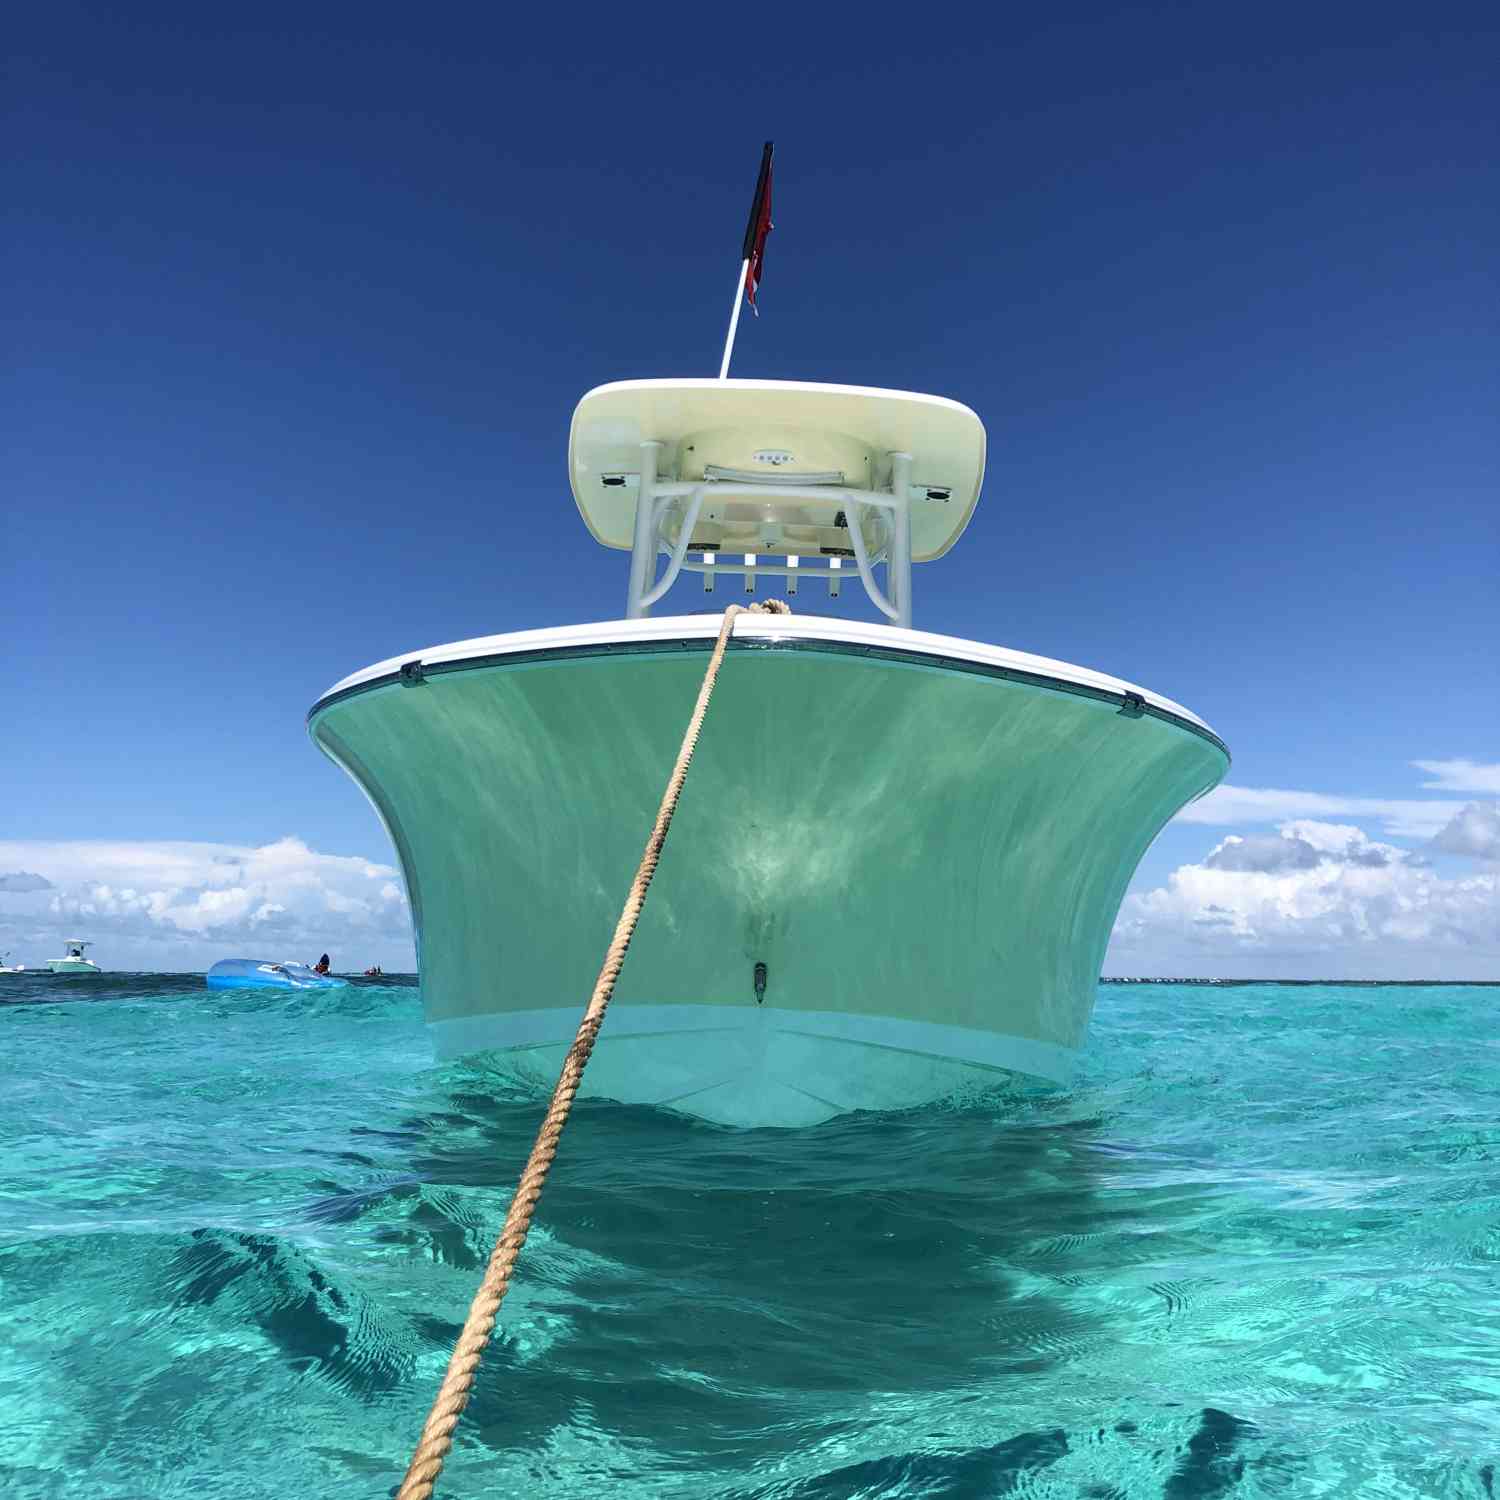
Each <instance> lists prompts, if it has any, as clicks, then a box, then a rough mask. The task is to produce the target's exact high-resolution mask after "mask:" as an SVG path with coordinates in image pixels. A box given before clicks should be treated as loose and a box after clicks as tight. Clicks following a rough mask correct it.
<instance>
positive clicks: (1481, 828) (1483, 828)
mask: <svg viewBox="0 0 1500 1500" xmlns="http://www.w3.org/2000/svg"><path fill="white" fill-rule="evenodd" d="M1432 847H1433V848H1434V849H1441V850H1442V851H1443V852H1444V853H1445V854H1469V855H1473V856H1474V857H1475V858H1476V859H1493V860H1500V802H1471V803H1469V805H1468V806H1467V807H1466V808H1464V809H1463V811H1462V812H1460V813H1459V814H1458V815H1457V816H1456V817H1455V818H1454V819H1453V821H1452V822H1451V823H1449V824H1448V825H1447V827H1445V828H1442V829H1440V830H1439V831H1438V834H1437V836H1436V837H1435V838H1434V839H1433V841H1432Z"/></svg>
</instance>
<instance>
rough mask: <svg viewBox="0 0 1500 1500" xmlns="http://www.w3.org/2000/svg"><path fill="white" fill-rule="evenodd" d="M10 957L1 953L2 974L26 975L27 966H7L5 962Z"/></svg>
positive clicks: (0, 971) (0, 972)
mask: <svg viewBox="0 0 1500 1500" xmlns="http://www.w3.org/2000/svg"><path fill="white" fill-rule="evenodd" d="M9 957H10V954H8V953H0V974H24V973H25V972H26V965H25V964H7V963H6V962H5V960H6V959H7V958H9Z"/></svg>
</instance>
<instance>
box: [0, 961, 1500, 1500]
mask: <svg viewBox="0 0 1500 1500" xmlns="http://www.w3.org/2000/svg"><path fill="white" fill-rule="evenodd" d="M4 983H5V984H6V989H5V990H4V992H3V995H4V998H5V999H7V1000H8V1002H9V1003H6V1004H3V1005H0V1055H3V1057H4V1060H5V1073H4V1076H3V1082H0V1473H3V1474H4V1475H5V1478H6V1480H7V1483H6V1485H5V1487H4V1490H3V1493H4V1494H5V1495H6V1497H7V1500H17V1497H28V1500H29V1497H33V1496H36V1497H52V1496H68V1497H70V1500H73V1497H77V1500H99V1497H120V1500H125V1497H129V1500H137V1497H152V1500H155V1497H177V1496H192V1497H194V1500H209V1497H217V1496H225V1497H229V1496H233V1497H237V1500H245V1497H258V1496H272V1495H276V1496H280V1497H286V1496H293V1495H294V1496H297V1497H299V1500H308V1497H321V1496H330V1497H331V1496H341V1497H345V1496H384V1495H388V1494H389V1493H390V1492H391V1489H392V1487H393V1486H394V1484H395V1483H396V1482H397V1480H398V1479H399V1478H400V1475H401V1472H402V1469H403V1467H404V1464H405V1460H406V1457H407V1455H408V1452H409V1449H410V1445H411V1442H412V1440H413V1438H414V1436H415V1434H416V1432H417V1430H418V1427H419V1426H420V1422H421V1418H422V1416H423V1415H424V1413H425V1411H426V1408H427V1405H428V1402H429V1400H430V1398H431V1395H432V1392H433V1390H434V1389H435V1387H436V1385H437V1382H438V1379H439V1377H440V1374H441V1372H442V1369H443V1366H444V1363H445V1361H446V1358H447V1354H448V1348H449V1344H450V1341H451V1339H452V1337H453V1335H454V1333H455V1332H456V1329H457V1325H458V1322H459V1320H460V1319H461V1318H462V1316H463V1313H464V1310H465V1308H466V1307H467V1304H468V1299H469V1296H470V1294H471V1292H472V1290H473V1287H474V1284H475V1282H476V1280H477V1278H478V1275H479V1271H480V1267H481V1264H482V1261H483V1259H484V1257H485V1256H486V1255H487V1253H488V1249H489V1245H490V1242H491V1239H492V1236H493V1234H494V1232H495V1229H496V1228H497V1226H498V1225H499V1222H500V1219H501V1217H502V1215H503V1211H504V1207H505V1204H506V1201H507V1197H508V1193H509V1188H510V1185H511V1183H512V1181H513V1179H514V1176H515V1173H516V1172H517V1170H518V1168H519V1165H520V1163H521V1161H522V1159H523V1158H524V1155H525V1152H526V1149H527V1147H528V1145H529V1143H530V1138H531V1135H532V1133H533V1131H534V1129H535V1125H536V1122H537V1117H538V1107H537V1104H536V1102H535V1101H534V1100H531V1099H527V1098H523V1097H518V1096H517V1095H516V1094H515V1093H514V1092H513V1091H511V1090H510V1089H509V1087H508V1086H507V1085H506V1084H505V1083H504V1081H503V1079H501V1078H500V1077H499V1076H498V1075H494V1074H491V1073H489V1072H487V1071H486V1070H485V1068H484V1067H483V1066H480V1065H475V1064H466V1065H457V1066H447V1067H443V1068H435V1067H433V1066H432V1064H431V1061H430V1054H429V1053H428V1051H427V1045H426V1041H425V1039H424V1035H423V1031H422V1025H421V1013H420V1006H419V1003H418V997H417V992H416V990H415V988H413V987H410V986H409V985H393V984H391V983H389V982H385V983H384V984H382V985H380V986H378V987H377V986H375V985H374V984H367V985H361V984H358V983H357V984H356V985H355V986H353V987H351V988H350V989H347V990H341V991H332V992H311V993H301V994H290V995H285V996H283V995H279V994H276V993H275V992H267V991H261V992H257V993H249V992H245V993H209V992H207V991H205V990H204V989H203V988H202V981H201V979H190V978H184V977H180V976H160V975H157V976H152V975H138V976H128V977H108V978H103V979H98V980H90V979H81V980H80V979H70V980H60V979H59V980H54V979H50V978H40V977H38V978H31V977H27V976H23V977H21V978H19V979H16V980H6V981H4ZM60 994H66V995H68V996H76V997H77V998H76V999H70V1000H69V1001H68V1002H67V1003H57V1000H56V997H57V996H58V995H60ZM85 996H88V997H90V998H87V999H85V998H84V997H85ZM1497 1020H1500V989H1493V988H1489V989H1487V988H1465V987H1437V986H1434V987H1424V988H1407V987H1402V988H1354V987H1329V986H1314V987H1301V988H1291V987H1278V986H1272V985H1256V986H1245V987H1207V986H1188V985H1175V984H1151V985H1107V986H1104V987H1102V989H1101V994H1100V1002H1099V1008H1098V1012H1097V1014H1096V1018H1095V1024H1094V1029H1093V1033H1092V1037H1091V1041H1090V1046H1089V1050H1088V1054H1087V1057H1086V1060H1085V1064H1084V1067H1083V1069H1082V1072H1081V1074H1080V1077H1079V1079H1078V1081H1077V1084H1076V1085H1075V1086H1074V1087H1072V1088H1070V1089H1068V1090H1066V1091H1062V1092H1053V1093H1046V1092H1040V1091H1038V1092H1027V1091H1019V1090H1018V1091H1013V1092H1010V1093H1000V1094H996V1095H995V1096H993V1097H990V1098H986V1099H980V1100H968V1101H966V1102H964V1103H961V1104H960V1103H954V1104H950V1105H948V1106H945V1107H938V1108H928V1109H923V1110H919V1111H915V1112H911V1113H905V1114H893V1115H869V1116H859V1117H848V1118H844V1119H840V1120H836V1121H833V1122H831V1123H829V1124H826V1125H822V1126H818V1127H816V1128H814V1129H810V1130H805V1131H795V1132H779V1131H733V1130H726V1129H722V1128H719V1127H715V1126H709V1125H705V1124H702V1123H700V1122H695V1121H692V1120H689V1119H685V1118H681V1117H678V1116H674V1115H672V1114H668V1113H664V1112H658V1111H653V1110H648V1109H635V1108H625V1107H621V1106H615V1105H608V1104H601V1103H585V1104H583V1105H580V1106H579V1108H578V1110H577V1111H576V1113H575V1116H574V1119H573V1122H572V1124H571V1126H570V1127H569V1131H568V1135H567V1137H566V1139H565V1142H564V1146H563V1151H562V1154H561V1156H560V1157H559V1160H558V1164H557V1167H556V1169H555V1171H554V1174H553V1178H552V1181H551V1184H550V1185H549V1187H548V1191H547V1194H546V1196H545V1198H544V1199H543V1202H542V1207H541V1211H540V1215H539V1218H538V1227H537V1228H536V1230H534V1232H533V1235H532V1239H531V1243H530V1244H529V1246H528V1248H527V1250H526V1253H525V1255H524V1256H523V1258H522V1261H521V1267H520V1277H519V1281H518V1283H517V1285H516V1287H515V1289H514V1290H513V1291H512V1293H511V1297H510V1300H509V1301H508V1302H507V1304H506V1308H505V1312H504V1316H503V1320H502V1330H501V1336H500V1337H499V1339H498V1341H497V1343H496V1344H495V1345H494V1346H493V1347H492V1351H491V1354H490V1355H489V1357H488V1358H487V1359H486V1362H485V1365H484V1367H483V1370H482V1373H481V1377H480V1382H479V1387H478V1392H477V1395H476V1398H475V1400H474V1402H473V1403H472V1404H471V1406H470V1408H469V1411H468V1413H467V1414H466V1416H465V1418H464V1423H463V1426H462V1428H461V1430H460V1431H461V1437H460V1442H459V1446H458V1448H457V1449H456V1450H455V1453H454V1455H453V1457H452V1459H450V1461H449V1467H448V1470H447V1473H446V1475H445V1478H444V1482H443V1484H442V1486H441V1488H440V1494H441V1495H443V1496H447V1497H452V1500H458V1497H479V1496H492V1495H493V1496H503V1495H513V1494H536V1495H545V1496H548V1497H571V1496H580V1497H582V1496H587V1497H590V1500H597V1497H598V1496H600V1495H603V1494H609V1495H611V1496H614V1495H619V1496H631V1497H634V1496H658V1495H660V1496H714V1497H723V1500H863V1497H876V1496H903V1497H905V1496H911V1497H917V1496H920V1497H924V1500H926V1497H945V1500H960V1497H964V1500H967V1497H981V1496H990V1495H1015V1496H1021V1497H1054V1496H1055V1497H1069V1500H1074V1497H1095V1500H1106V1497H1108V1500H1125V1497H1136V1496H1150V1497H1161V1500H1186V1497H1192V1496H1225V1497H1229V1496H1235V1497H1239V1496H1246V1497H1250V1496H1272V1495H1276V1496H1304V1495H1305V1496H1344V1495H1348V1496H1374V1497H1405V1496H1424V1497H1425V1496H1473V1497H1486V1500H1493V1497H1494V1496H1495V1495H1496V1493H1497V1490H1500V1042H1497V1031H1500V1028H1497V1025H1496V1022H1497Z"/></svg>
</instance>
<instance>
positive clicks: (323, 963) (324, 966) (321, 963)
mask: <svg viewBox="0 0 1500 1500" xmlns="http://www.w3.org/2000/svg"><path fill="white" fill-rule="evenodd" d="M327 972H328V955H327V954H326V953H325V954H324V955H323V956H322V958H320V959H319V960H318V961H317V963H315V964H314V965H313V973H314V974H326V973H327Z"/></svg>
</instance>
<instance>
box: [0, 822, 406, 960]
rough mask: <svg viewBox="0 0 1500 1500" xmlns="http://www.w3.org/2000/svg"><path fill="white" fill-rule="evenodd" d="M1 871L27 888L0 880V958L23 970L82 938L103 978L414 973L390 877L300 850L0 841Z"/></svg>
mask: <svg viewBox="0 0 1500 1500" xmlns="http://www.w3.org/2000/svg"><path fill="white" fill-rule="evenodd" d="M5 869H9V870H13V871H15V872H17V874H24V875H27V876H28V877H29V881H28V882H22V883H21V884H19V885H18V884H16V883H15V882H14V881H11V882H9V883H7V882H5V881H0V948H9V949H11V950H13V951H15V952H16V953H18V954H19V955H20V956H21V957H22V958H23V959H24V961H25V962H27V963H28V964H29V963H41V962H44V961H45V960H46V959H47V958H50V957H56V956H57V952H59V951H61V950H60V949H58V948H57V944H58V943H59V942H61V940H62V938H63V937H86V938H89V939H91V940H92V941H94V942H95V943H96V944H97V945H98V946H97V948H96V956H97V957H98V958H99V960H100V962H101V963H102V964H103V965H104V966H105V967H106V968H120V969H126V968H156V969H184V968H199V967H203V966H205V965H207V964H209V963H212V962H213V961H214V960H215V959H217V958H226V957H269V958H305V957H307V956H308V955H309V954H311V955H312V956H313V957H316V956H317V954H318V953H321V952H324V951H327V952H329V953H331V954H333V955H334V962H335V964H336V965H342V966H344V967H350V968H352V967H364V966H365V965H366V964H368V963H380V964H381V965H382V967H385V968H398V967H411V965H412V950H411V937H410V921H409V918H408V915H407V910H406V903H405V900H404V898H403V896H402V893H401V888H400V885H399V883H398V880H397V878H396V871H395V870H394V869H393V868H392V867H391V866H390V865H385V864H377V863H375V862H374V861H373V860H368V859H360V858H358V857H353V856H346V855H337V854H321V853H318V852H317V851H315V850H313V849H309V848H308V847H307V845H306V844H305V843H303V842H302V841H301V840H300V839H295V838H284V839H279V840H277V841H276V842H275V843H272V844H265V845H262V846H260V847H250V846H238V845H232V844H209V843H193V842H187V841H178V842H140V843H131V842H116V841H102V840H78V841H66V842H64V841H58V842H48V841H31V842H20V841H0V870H5ZM31 872H37V873H35V874H32V873H31ZM36 881H40V882H41V883H40V884H35V883H30V882H36Z"/></svg>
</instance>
